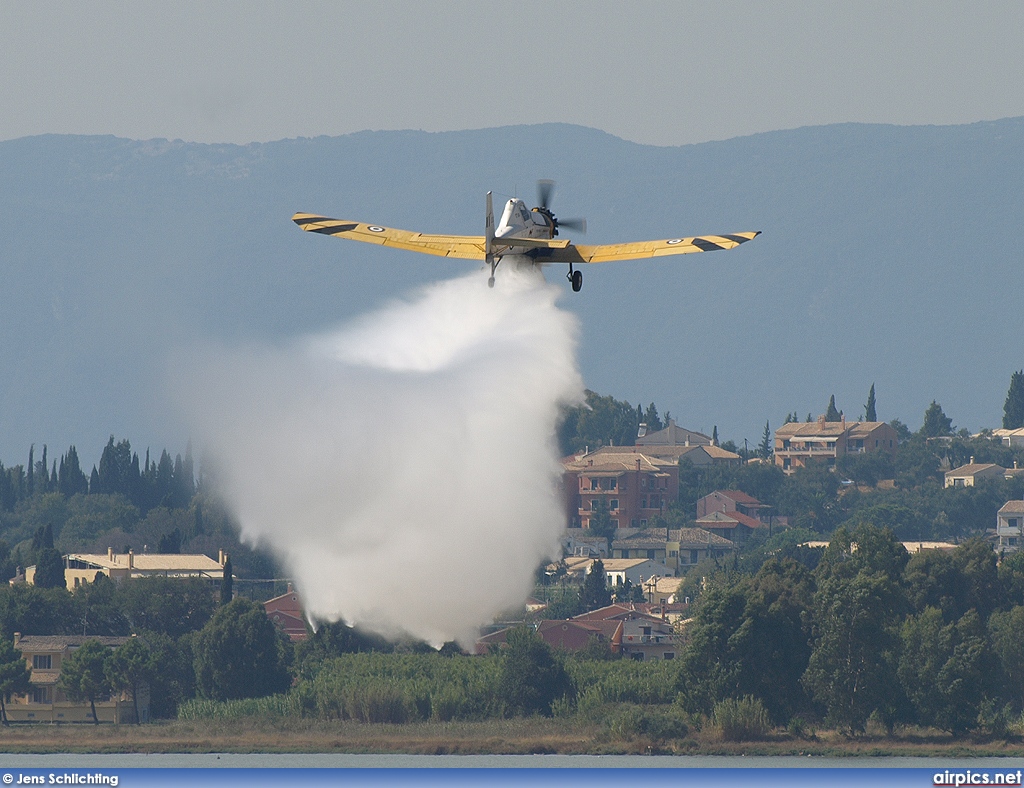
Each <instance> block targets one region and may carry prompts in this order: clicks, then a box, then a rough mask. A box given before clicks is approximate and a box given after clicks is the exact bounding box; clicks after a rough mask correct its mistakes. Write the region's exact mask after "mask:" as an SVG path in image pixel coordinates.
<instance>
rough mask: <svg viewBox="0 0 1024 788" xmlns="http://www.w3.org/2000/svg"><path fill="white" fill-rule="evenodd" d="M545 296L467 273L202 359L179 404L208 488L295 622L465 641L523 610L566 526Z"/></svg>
mask: <svg viewBox="0 0 1024 788" xmlns="http://www.w3.org/2000/svg"><path fill="white" fill-rule="evenodd" d="M560 292H561V291H560V289H559V288H557V287H553V286H550V285H547V284H545V283H544V282H543V280H541V279H540V278H539V277H537V276H536V275H535V274H530V273H528V272H517V271H515V270H506V271H505V272H504V275H503V276H501V277H499V279H498V283H497V286H496V287H495V288H494V289H493V290H491V289H488V288H487V287H486V286H485V285H484V282H483V280H482V279H481V278H480V276H479V275H478V274H474V275H471V276H467V277H464V278H460V279H456V280H452V281H446V282H442V283H439V284H435V285H432V286H430V287H427V288H426V289H424V290H423V291H422V292H420V293H419V294H417V295H416V296H415V297H413V298H412V299H411V300H409V301H406V302H402V303H396V304H394V305H392V306H390V307H387V308H385V309H383V310H381V311H378V312H375V313H372V314H369V315H366V316H364V317H362V318H361V319H359V320H357V321H355V322H354V323H352V324H350V325H348V326H346V327H343V328H341V329H340V330H337V331H334V332H332V333H328V334H325V335H321V336H317V337H313V338H310V339H308V340H306V341H304V342H302V343H300V344H299V345H298V346H295V347H292V348H289V349H285V350H280V349H277V350H273V349H258V350H248V351H246V352H240V351H221V352H218V353H215V354H212V356H211V357H210V358H208V359H207V362H206V363H203V364H201V365H200V366H201V370H200V374H199V375H197V376H196V378H195V381H196V382H195V383H193V384H192V385H190V386H189V389H190V392H191V393H190V394H189V395H188V397H187V398H186V405H187V409H188V412H189V413H190V416H191V418H192V420H193V429H196V430H197V431H198V432H199V433H200V435H201V438H202V441H203V443H204V444H205V447H206V450H207V451H208V452H209V453H211V454H212V456H213V458H214V460H215V461H216V472H217V478H218V486H219V487H220V491H221V493H222V494H223V495H224V496H225V498H226V499H227V501H228V503H229V505H230V506H231V507H232V508H233V510H234V513H235V514H236V516H237V517H238V520H239V522H240V524H241V527H242V532H243V537H244V538H246V539H248V540H251V541H259V542H262V543H264V544H267V545H269V546H270V547H271V548H272V550H273V551H274V552H275V554H276V555H277V556H278V557H279V559H280V560H281V562H282V563H283V565H284V566H285V568H286V569H287V571H288V572H289V574H290V576H291V577H292V578H293V579H294V581H295V584H296V586H297V588H298V590H299V592H300V594H301V595H302V598H303V601H304V603H305V606H306V609H307V612H308V613H309V615H311V616H312V617H313V618H315V619H318V620H338V619H343V620H345V621H347V622H349V623H354V624H358V625H360V626H362V627H365V628H367V629H372V630H375V631H377V632H380V633H383V634H385V635H396V634H400V633H408V634H410V635H413V636H416V637H419V638H423V639H425V640H427V641H429V642H432V643H435V644H439V643H441V642H443V641H446V640H451V639H459V640H461V641H463V642H467V641H471V640H472V639H473V638H474V637H475V634H476V630H477V627H478V626H479V625H480V624H483V623H485V622H488V621H490V620H491V619H492V618H493V617H494V616H495V615H496V614H498V613H500V612H501V611H503V610H507V609H510V608H513V607H516V606H518V605H520V604H521V603H522V602H523V600H524V599H525V598H526V597H527V595H528V594H529V593H530V589H531V588H532V582H533V574H534V570H535V569H536V567H537V565H538V563H539V562H540V561H541V560H543V559H545V558H549V557H552V556H554V555H556V554H557V546H558V539H559V534H560V533H561V530H562V528H563V526H564V518H565V514H564V511H565V510H564V506H563V504H562V502H561V498H560V496H559V494H558V491H557V483H558V476H559V473H560V466H559V464H558V462H557V451H556V445H555V440H554V432H555V427H556V421H557V418H558V410H559V405H560V404H561V403H565V402H576V401H578V400H579V399H580V398H581V395H582V383H581V380H580V376H579V373H578V370H577V367H576V359H575V338H576V330H577V325H576V321H575V318H574V317H573V316H571V315H570V314H569V313H566V312H564V311H562V310H560V309H558V308H557V307H556V306H555V300H556V298H557V297H558V295H559V294H560ZM193 369H195V366H194V365H193ZM197 392H198V393H197Z"/></svg>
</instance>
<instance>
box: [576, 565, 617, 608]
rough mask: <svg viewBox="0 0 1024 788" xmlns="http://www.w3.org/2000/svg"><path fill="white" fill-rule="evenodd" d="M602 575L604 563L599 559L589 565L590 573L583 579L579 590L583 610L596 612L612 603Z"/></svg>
mask: <svg viewBox="0 0 1024 788" xmlns="http://www.w3.org/2000/svg"><path fill="white" fill-rule="evenodd" d="M607 586H608V584H607V581H606V579H605V574H604V562H603V561H601V559H598V560H596V561H594V563H592V564H591V565H590V571H589V572H588V573H587V576H586V577H585V578H583V587H582V588H580V606H581V607H582V608H583V609H584V610H597V609H598V608H602V607H607V606H608V605H610V604H611V603H612V595H611V592H610V591H609V590H608V587H607Z"/></svg>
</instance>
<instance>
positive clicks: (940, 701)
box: [898, 607, 998, 734]
mask: <svg viewBox="0 0 1024 788" xmlns="http://www.w3.org/2000/svg"><path fill="white" fill-rule="evenodd" d="M901 637H902V641H903V647H902V649H901V656H900V661H899V670H898V675H899V678H900V681H901V682H902V683H903V686H904V687H905V688H906V692H907V696H908V697H909V698H910V700H911V702H912V703H913V704H914V708H915V710H916V711H917V714H918V721H919V722H920V723H921V724H922V725H929V726H934V727H936V728H940V729H942V730H947V731H950V732H951V733H954V734H961V733H963V732H965V731H967V730H970V728H971V727H973V726H974V725H975V724H976V723H977V720H978V712H979V710H980V707H981V702H982V700H983V698H984V696H985V694H986V690H987V689H988V686H989V685H990V683H991V681H990V677H991V676H992V675H994V674H995V668H996V667H997V664H998V661H997V659H996V657H995V656H994V655H993V654H992V653H991V649H989V648H988V644H987V642H986V638H985V631H984V627H983V626H982V624H981V620H980V619H979V617H978V614H977V612H976V611H974V610H969V611H967V613H965V614H964V616H963V617H962V618H961V619H960V620H959V621H957V622H955V623H951V624H945V623H944V621H943V618H942V611H941V610H939V609H938V608H934V607H929V608H927V609H926V610H925V611H924V612H923V613H920V614H919V615H917V616H911V617H910V618H908V619H907V621H906V622H905V623H904V625H903V628H902V632H901Z"/></svg>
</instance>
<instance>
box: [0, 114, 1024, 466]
mask: <svg viewBox="0 0 1024 788" xmlns="http://www.w3.org/2000/svg"><path fill="white" fill-rule="evenodd" d="M1022 143H1024V118H1009V119H1004V120H1000V121H980V122H978V123H972V124H967V125H963V126H910V127H907V126H890V125H882V124H859V123H845V124H836V125H832V126H809V127H802V128H800V129H792V130H785V131H772V132H762V133H759V134H754V135H750V136H747V137H738V138H734V139H731V140H720V141H712V142H706V143H699V144H693V145H684V146H676V147H660V146H650V145H641V144H639V143H634V142H629V141H627V140H622V139H621V138H618V137H615V136H614V135H611V134H608V133H606V132H602V131H600V130H597V129H588V128H586V127H581V126H573V125H571V124H534V125H525V126H506V127H497V128H493V129H482V130H472V131H457V132H422V131H376V132H375V131H366V132H357V133H355V134H350V135H344V136H341V137H314V138H295V139H290V140H280V141H276V142H268V143H249V144H246V145H234V144H211V143H188V142H181V141H174V140H145V141H134V140H125V139H123V138H118V137H113V136H107V135H94V136H76V135H40V136H35V137H23V138H19V139H17V140H8V141H4V142H0V238H4V239H6V240H5V241H4V242H3V243H2V244H0V255H2V257H0V275H2V276H3V279H4V284H3V287H2V289H3V295H2V296H0V304H2V305H3V308H2V309H0V326H2V328H3V332H4V336H5V337H7V338H8V341H7V342H6V343H4V345H3V348H2V349H0V367H2V368H3V369H4V370H5V374H4V375H3V376H0V408H2V412H3V413H4V417H3V419H0V458H2V459H3V460H4V461H5V462H17V461H23V459H24V458H23V457H22V455H23V454H26V453H27V450H28V445H29V444H30V443H36V444H37V445H38V444H41V443H44V442H45V443H49V445H50V446H51V448H52V449H53V451H54V452H55V453H56V452H59V451H63V450H64V449H65V448H66V446H67V445H69V444H71V443H74V444H76V445H78V446H79V447H80V449H81V448H82V447H101V446H102V445H103V444H104V443H105V442H106V438H107V436H108V435H109V434H111V433H114V434H116V435H117V436H118V437H128V438H129V439H131V440H132V442H133V445H137V446H139V447H143V446H145V445H147V444H148V445H152V446H161V445H180V444H183V443H184V440H185V438H186V436H183V435H181V433H180V426H178V425H177V424H176V423H175V422H174V420H173V419H172V418H170V417H169V416H168V415H167V413H168V408H167V404H166V401H165V398H164V394H163V391H164V382H163V375H164V367H165V364H166V358H167V357H168V355H169V354H170V353H172V352H175V351H180V349H181V348H187V347H189V346H190V345H191V344H192V343H196V342H208V341H212V342H219V343H228V344H231V343H242V344H244V343H260V342H272V343H279V342H285V341H288V340H289V339H291V338H294V337H297V336H301V335H302V334H305V333H309V332H315V331H319V330H323V329H324V328H327V327H329V326H332V325H335V324H337V323H338V322H341V321H344V320H346V319H349V318H351V317H353V316H354V315H356V314H358V313H359V312H361V311H364V310H365V309H366V308H368V307H372V306H373V305H376V304H382V303H386V302H387V301H389V300H391V299H393V298H396V297H401V296H402V294H403V293H406V292H408V291H409V290H410V289H414V288H416V287H418V286H420V285H422V284H425V283H427V282H429V281H432V280H435V279H438V278H445V277H450V276H456V275H459V274H460V273H462V272H465V271H467V270H472V264H471V263H470V264H467V263H465V262H464V261H463V262H454V261H447V260H439V259H436V258H424V257H420V256H418V255H413V254H408V253H401V252H396V251H393V250H385V249H377V248H364V247H362V246H361V245H357V244H344V243H339V242H337V241H334V240H328V239H322V238H310V237H306V236H303V235H302V234H301V233H299V232H297V231H296V229H295V228H294V226H293V225H292V224H291V222H290V221H289V218H290V216H291V214H292V213H293V212H295V211H311V212H322V213H325V214H328V215H333V216H338V217H339V218H351V219H358V220H361V221H373V222H381V223H385V224H389V225H392V226H398V227H406V228H408V229H417V230H422V231H424V232H451V233H466V234H479V233H480V232H481V231H482V226H483V195H484V192H486V191H487V190H488V189H491V190H493V191H494V192H495V194H496V195H497V194H499V193H502V194H508V193H518V194H520V195H523V196H525V197H526V198H527V200H528V201H531V200H532V195H533V191H534V181H535V180H536V179H537V178H542V177H550V178H553V179H555V180H556V181H557V183H558V191H557V192H556V194H555V198H554V208H555V211H556V213H559V214H564V215H583V216H587V218H588V222H589V226H590V234H589V235H588V236H587V237H586V242H588V243H606V242H614V241H629V240H639V239H642V238H657V237H670V236H672V235H677V234H685V235H693V234H701V233H723V232H735V231H743V230H762V231H763V235H762V236H761V237H759V238H758V239H757V240H756V241H754V242H753V243H751V244H747V245H744V246H743V247H742V248H741V249H738V250H735V251H731V252H729V253H727V254H725V253H717V254H712V255H707V254H703V255H691V256H687V257H684V258H676V259H672V258H667V259H665V260H652V261H637V262H632V263H622V264H619V265H611V266H604V265H597V266H590V267H588V268H587V270H586V272H585V275H586V284H585V286H584V289H583V292H582V293H580V294H579V295H574V294H572V293H569V292H567V293H566V295H565V296H564V298H563V300H562V305H563V306H564V307H566V308H569V309H572V310H573V311H574V312H576V313H577V314H578V315H579V316H580V319H581V321H582V335H581V348H580V359H581V367H582V370H583V374H584V379H585V381H586V382H587V385H588V386H589V387H590V388H592V389H594V390H596V391H599V392H601V393H603V394H611V395H613V396H615V397H617V398H620V399H628V400H629V401H630V402H633V403H634V404H635V403H636V401H637V400H639V401H641V402H642V403H643V404H644V405H646V404H647V403H648V402H650V401H654V402H656V403H657V404H658V406H659V407H660V408H661V409H662V411H664V410H666V409H667V410H671V411H672V413H673V415H674V416H675V417H676V418H677V420H678V421H679V423H681V424H685V425H686V426H688V427H691V428H693V429H697V430H700V431H703V432H708V433H710V431H711V429H712V427H713V426H714V425H718V427H719V431H720V434H721V435H722V437H723V439H725V438H730V439H733V440H736V441H737V442H742V440H743V439H744V438H747V439H748V440H749V441H751V442H754V441H756V440H758V439H759V438H760V436H761V432H762V430H763V427H764V422H765V420H766V419H767V420H769V421H770V422H771V423H772V426H773V427H775V426H778V424H781V421H782V419H783V417H784V416H785V414H786V413H789V412H791V411H793V410H796V411H797V412H798V413H799V414H800V415H801V416H803V415H804V414H805V413H806V412H808V411H810V412H812V413H814V414H817V413H819V412H823V410H824V406H825V403H827V401H828V397H829V395H830V394H833V393H834V394H835V395H836V400H837V403H838V404H839V407H840V408H842V409H844V410H845V412H846V415H847V416H848V417H850V418H856V417H857V415H858V414H859V413H860V411H861V410H862V403H863V402H864V400H865V399H866V397H867V390H868V388H869V387H870V385H871V384H872V383H875V384H876V389H877V393H878V403H879V404H878V410H879V417H880V418H883V419H885V420H890V419H892V418H900V419H901V420H903V421H905V422H906V423H908V424H909V425H910V426H911V427H916V425H917V424H919V423H920V419H921V417H922V414H923V412H924V409H925V408H926V407H927V405H928V403H929V402H930V401H931V400H932V399H937V400H938V401H939V402H941V403H942V405H943V407H944V409H945V411H946V413H947V414H948V415H949V416H951V417H952V418H953V420H954V423H955V424H956V425H958V426H967V427H969V428H970V429H978V428H981V427H985V426H989V427H991V426H998V423H999V420H1000V417H1001V413H1002V410H1001V408H1002V401H1003V399H1004V397H1005V393H1006V389H1007V386H1008V383H1009V376H1010V374H1011V373H1012V372H1013V371H1014V370H1016V369H1019V368H1021V367H1024V361H1022V348H1021V341H1020V338H1019V337H1018V335H1017V333H1016V332H1015V329H1016V325H1015V321H1014V320H1013V313H1014V311H1015V306H1016V304H1015V300H1014V298H1013V296H1014V295H1015V294H1016V292H1015V290H1014V288H1013V284H1014V283H1015V281H1016V280H1015V278H1014V274H1017V273H1018V271H1019V257H1020V255H1019V253H1017V252H1016V249H1015V245H1014V241H1015V234H1014V230H1015V229H1016V225H1017V224H1019V222H1020V217H1021V215H1022V214H1024V210H1022V209H1024V199H1022V197H1021V195H1020V194H1019V191H1020V189H1019V184H1020V183H1021V182H1022V178H1021V176H1022V175H1024V153H1022V151H1024V145H1022ZM547 275H548V279H549V281H560V278H561V276H562V271H561V267H553V268H550V269H548V271H547ZM1018 276H1019V274H1018ZM485 279H486V277H482V279H481V282H482V285H483V286H486V284H485V281H484V280H485ZM566 289H567V291H568V288H566ZM94 460H95V458H85V457H83V462H90V463H91V462H92V461H94Z"/></svg>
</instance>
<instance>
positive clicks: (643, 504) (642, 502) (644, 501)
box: [640, 496, 647, 509]
mask: <svg viewBox="0 0 1024 788" xmlns="http://www.w3.org/2000/svg"><path fill="white" fill-rule="evenodd" d="M640 508H641V509H646V508H647V496H644V497H643V498H641V499H640Z"/></svg>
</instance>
